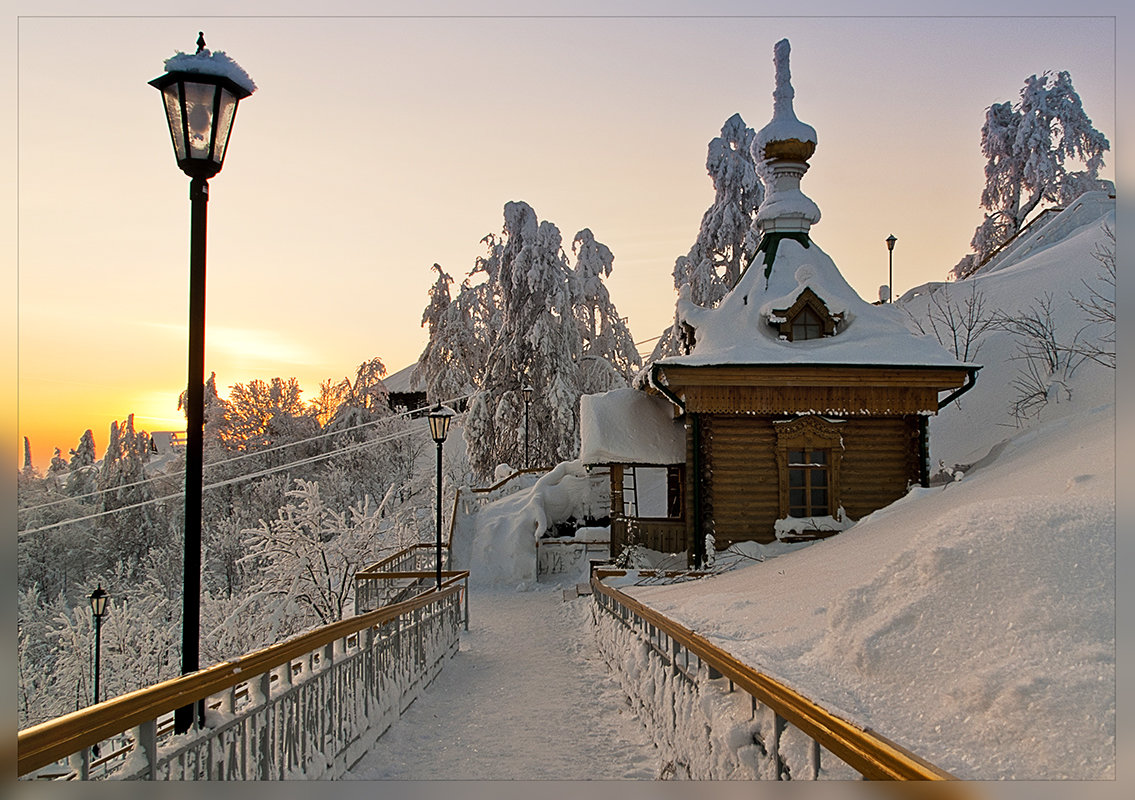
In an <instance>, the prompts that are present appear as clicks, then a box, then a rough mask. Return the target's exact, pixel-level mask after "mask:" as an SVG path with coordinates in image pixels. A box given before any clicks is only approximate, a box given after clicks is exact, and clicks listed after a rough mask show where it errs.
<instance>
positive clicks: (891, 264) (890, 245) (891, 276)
mask: <svg viewBox="0 0 1135 800" xmlns="http://www.w3.org/2000/svg"><path fill="white" fill-rule="evenodd" d="M897 241H898V239H896V238H895V235H894V234H893V233H892V234H891V235H890V236H888V237H887V302H888V303H893V302H895V242H897Z"/></svg>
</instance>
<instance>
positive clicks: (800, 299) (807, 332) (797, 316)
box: [769, 286, 843, 342]
mask: <svg viewBox="0 0 1135 800" xmlns="http://www.w3.org/2000/svg"><path fill="white" fill-rule="evenodd" d="M842 319H843V315H842V314H832V313H831V312H829V311H828V307H827V305H826V304H825V303H824V301H823V300H821V299H820V296H819V295H817V294H816V293H815V292H813V291H812V289H811V288H810V287H807V286H805V287H804V290H803V291H802V292H800V294H799V295H798V296H797V297H796V302H795V303H793V304H792V306H791V307H789V308H785V309H773V312H772V315H771V316H770V317H769V323H770V324H772V325H775V326H776V327H777V328H778V329H779V331H780V336H781V338H783V339H787V340H788V341H790V342H803V341H806V340H808V339H820V338H822V337H824V336H834V335H835V332H836V327H837V326H838V325H839V323H840V320H842Z"/></svg>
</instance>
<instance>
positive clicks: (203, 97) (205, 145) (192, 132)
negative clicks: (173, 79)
mask: <svg viewBox="0 0 1135 800" xmlns="http://www.w3.org/2000/svg"><path fill="white" fill-rule="evenodd" d="M218 90H219V87H217V86H214V85H213V84H211V83H190V82H188V81H186V83H185V116H186V119H187V120H188V122H189V157H190V158H202V159H206V158H209V157H210V156H211V155H212V142H213V98H214V97H215V95H216V93H217V91H218Z"/></svg>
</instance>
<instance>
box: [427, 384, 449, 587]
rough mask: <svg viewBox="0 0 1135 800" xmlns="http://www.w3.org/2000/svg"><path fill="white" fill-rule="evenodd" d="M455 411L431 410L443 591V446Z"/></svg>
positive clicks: (438, 559)
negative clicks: (435, 451)
mask: <svg viewBox="0 0 1135 800" xmlns="http://www.w3.org/2000/svg"><path fill="white" fill-rule="evenodd" d="M452 418H453V409H452V408H449V407H447V406H443V405H441V404H440V403H439V404H438V405H436V406H434V407H433V408H432V409H430V414H429V420H430V436H431V437H433V440H434V441H435V442H437V588H438V590H439V591H440V590H441V446H442V445H443V444H445V437H446V435H447V434H448V433H449V421H450V420H451V419H452Z"/></svg>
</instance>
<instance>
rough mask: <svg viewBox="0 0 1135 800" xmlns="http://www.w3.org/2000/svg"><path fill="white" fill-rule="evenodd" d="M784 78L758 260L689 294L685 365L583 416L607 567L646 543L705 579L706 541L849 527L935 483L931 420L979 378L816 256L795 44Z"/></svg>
mask: <svg viewBox="0 0 1135 800" xmlns="http://www.w3.org/2000/svg"><path fill="white" fill-rule="evenodd" d="M774 63H775V64H776V84H777V85H776V90H775V91H774V93H773V98H774V107H773V119H772V121H770V122H769V124H768V125H767V126H765V128H763V129H762V130H761V131H760V132H759V133H758V134H757V136H756V139H755V141H754V144H753V149H754V153H753V155H754V157H755V158H759V159H763V160H764V161H765V166H766V174H768V175H771V176H772V179H771V185H769V186H768V187H767V194H766V197H765V200H764V202H763V203H762V205H761V206H760V208H759V209H758V212H757V218H756V226H757V230H758V233H759V244H758V247H757V252H756V255H755V257H754V259H753V261H752V263H751V264H750V265H749V267H748V268H747V269H746V270H745V272H744V273H743V274H742V275H741V277H740V279H739V280H738V282H737V285H736V286H735V287H734V288H733V289H732V290H731V291H730V292H729V293H728V294H727V295H726V296H725V297H724V298H723V300H722V301H721V303H720V304H719V305H717V306H716V307H714V308H705V307H701V306H699V305H697V304H695V303H694V302H692V301H691V299H690V290H689V286H688V285H686V286H683V287H682V288H681V290H680V291H679V297H678V306H677V317H678V325H679V326H680V330H681V332H682V336H681V337H680V338H681V339H682V343H681V345H680V352H679V353H677V354H674V355H671V356H668V357H665V358H661V359H659V360H657V361H655V362H654V363H652V364H651V365H649V367H648V369H646V370H644V372H643V374H642V375H641V376H640V381H639V382H638V386H637V389H636V390H619V392H616V393H607V395H605V396H604V395H597V396H589V397H585V398H583V400H582V402H581V432H582V448H581V458H582V459H583V461H584V463H585V464H592V465H597V464H603V465H606V466H609V467H610V470H611V501H612V509H611V512H612V513H611V547H612V555H613V556H617V555H618V554H619V552H620V551H621V550H622V549H623V548H625V547H626V546H627V545H628V544H631V543H637V544H640V545H642V546H645V547H648V548H650V549H653V550H659V551H662V552H670V553H673V552H681V551H685V552H686V553H687V554H688V557H689V561H690V563H691V564H693V565H695V566H696V565H700V564H702V563H703V562H704V561H705V557H706V551H705V546H706V542H707V537H711V538H710V539H709V541H711V542H712V544H713V546H714V547H715V548H717V549H723V548H725V547H728V546H729V545H730V544H732V543H734V542H740V541H756V542H762V543H770V542H774V541H777V540H786V541H793V540H801V539H809V538H818V537H824V536H830V535H833V534H835V533H838V532H839V531H841V530H844V529H845V528H847V527H848V526H849V525H850V524H851V523H852V522H854V521H855V520H858V519H860V518H862V517H864V516H866V515H867V514H869V513H871V512H872V511H875V510H877V509H879V508H882V507H883V506H886V505H888V504H890V503H892V502H894V501H895V500H897V499H899V498H900V497H902V496H903V495H904V494H906V492H907V491H908V490H909V489H910V487H911V486H914V485H923V486H925V485H927V484H928V480H929V442H928V436H927V427H928V425H927V423H928V417H929V415H931V414H935V413H937V411H938V409H939V407H940V406H941V405H944V404H945V403H948V402H950V401H951V400H952V399H954V398H955V397H957V396H959V395H960V394H961V393H962V392H964V391H967V390H968V389H969V388H970V387H971V386H972V385H973V382H974V380H975V377H976V373H977V370H978V369H980V367H979V366H978V365H976V364H969V363H961V362H959V361H957V359H955V358H954V356H953V355H952V354H951V353H950V352H948V351H947V350H945V349H944V348H942V347H941V346H940V345H939V344H938V342H937V341H935V340H933V339H929V338H926V337H923V336H916V335H914V334H913V333H911V332H910V331H909V330H908V329H907V327H906V325H905V322H904V320H903V318H902V312H901V311H899V310H898V309H896V308H895V307H894V306H892V305H890V304H882V305H872V304H870V303H867V302H866V301H864V300H863V299H862V298H860V297H859V295H858V294H857V293H856V292H855V290H854V289H852V288H851V286H850V285H849V284H848V283H847V281H846V280H845V279H844V278H843V276H842V275H841V274H840V272H839V270H838V269H837V267H836V265H835V263H834V262H833V261H832V259H831V258H830V257H829V256H828V255H827V254H826V253H824V252H823V251H822V250H821V249H820V248H819V247H818V246H817V245H816V244H815V243H814V242H813V241H812V239H811V236H810V231H811V226H812V225H813V224H814V223H816V222H817V221H818V220H819V217H820V212H819V209H818V208H817V207H816V205H815V203H813V202H812V200H810V199H809V198H808V197H806V196H805V195H804V194H803V193H802V192H801V191H800V179H801V177H802V176H803V175H804V173H805V172H806V171H807V169H808V163H807V161H808V159H809V158H810V157H811V155H812V153H813V152H814V150H815V142H816V137H815V131H814V130H813V129H812V128H811V126H809V125H806V124H804V123H802V122H800V121H798V120H797V119H796V116H795V114H794V112H793V110H792V95H793V92H792V87H791V84H790V82H789V75H788V42H787V40H784V41H782V42H780V43H778V44H777V46H776V56H775V58H774ZM627 391H631V392H632V394H633V393H637V394H638V395H641V396H642V397H643V398H644V399H640V400H635V399H633V398H630V397H628V396H627V395H625V394H624V393H625V392H627ZM943 393H948V394H947V395H945V396H943ZM648 401H649V402H648ZM643 442H646V443H647V444H643Z"/></svg>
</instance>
